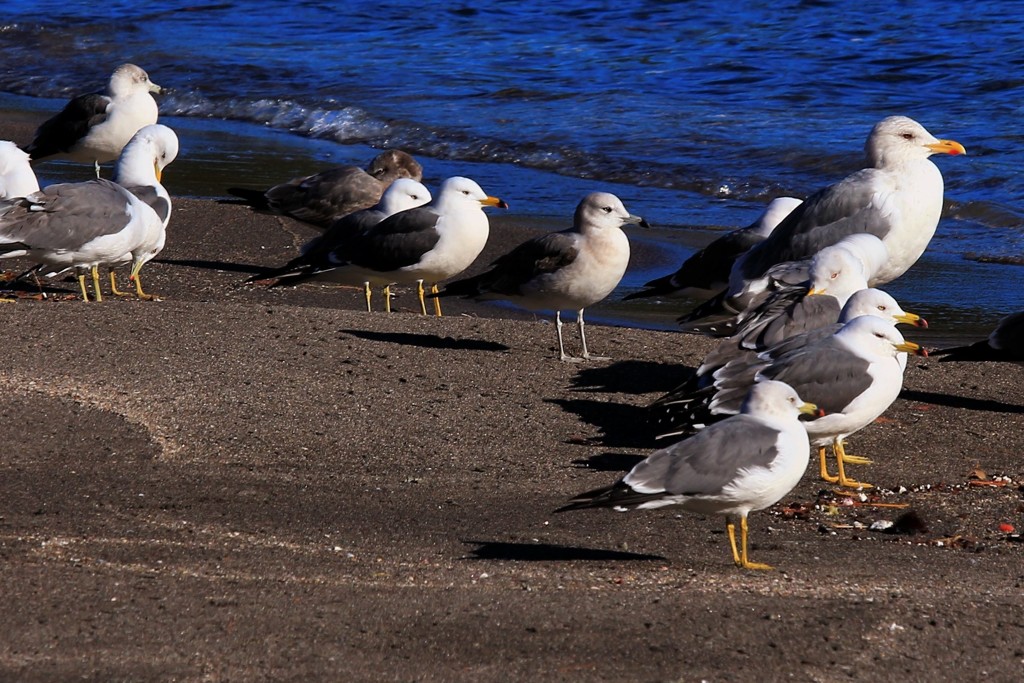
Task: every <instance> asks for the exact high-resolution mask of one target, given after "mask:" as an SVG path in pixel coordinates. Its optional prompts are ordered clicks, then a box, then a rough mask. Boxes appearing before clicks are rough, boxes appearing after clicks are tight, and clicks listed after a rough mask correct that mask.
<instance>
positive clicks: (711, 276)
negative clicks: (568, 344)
mask: <svg viewBox="0 0 1024 683" xmlns="http://www.w3.org/2000/svg"><path fill="white" fill-rule="evenodd" d="M800 201H801V200H799V199H797V198H796V197H778V198H776V199H773V200H772V201H771V202H769V203H768V208H766V209H765V211H764V213H763V214H761V217H760V218H758V219H757V220H756V221H755V222H754V223H752V224H751V225H748V226H747V227H745V228H739V229H738V230H733V231H731V232H728V233H726V234H725V235H722V236H721V237H719V238H718V239H716V240H714V241H713V242H711V244H709V245H708V246H706V247H704V248H703V249H701V250H700V251H698V252H697V253H695V254H693V255H692V256H690V258H688V259H686V260H685V261H684V262H683V265H681V266H679V270H677V271H676V272H674V273H672V274H671V275H666V276H664V277H660V278H658V279H656V280H651V281H650V282H648V283H647V284H645V285H644V287H645V288H646V289H642V290H640V291H639V292H633V293H632V294H629V295H628V296H625V297H623V299H624V300H629V299H641V298H646V297H652V296H654V297H672V296H681V295H683V294H691V293H693V292H694V291H699V292H708V291H718V290H721V289H725V287H727V286H728V285H729V271H730V270H731V269H732V265H733V263H735V262H736V259H737V258H739V256H740V255H741V254H744V253H746V252H747V251H748V250H749V249H750V248H751V247H753V246H754V245H755V244H759V243H760V242H763V241H764V240H765V238H767V237H768V235H770V234H771V233H772V231H773V230H774V229H775V228H776V227H777V226H778V224H779V223H781V222H782V219H784V218H785V217H786V216H788V215H789V214H790V213H791V212H792V211H793V209H795V208H796V207H797V206H799V205H800Z"/></svg>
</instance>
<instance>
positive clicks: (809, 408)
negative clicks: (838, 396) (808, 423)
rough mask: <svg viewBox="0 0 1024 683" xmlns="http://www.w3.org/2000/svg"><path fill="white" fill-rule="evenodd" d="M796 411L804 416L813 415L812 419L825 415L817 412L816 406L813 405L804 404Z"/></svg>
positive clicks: (820, 411)
mask: <svg viewBox="0 0 1024 683" xmlns="http://www.w3.org/2000/svg"><path fill="white" fill-rule="evenodd" d="M798 410H799V411H800V412H801V413H804V414H805V415H813V416H814V417H820V416H822V415H824V414H825V411H824V410H818V406H817V405H815V404H813V403H804V404H802V405H801V406H800V408H799V409H798Z"/></svg>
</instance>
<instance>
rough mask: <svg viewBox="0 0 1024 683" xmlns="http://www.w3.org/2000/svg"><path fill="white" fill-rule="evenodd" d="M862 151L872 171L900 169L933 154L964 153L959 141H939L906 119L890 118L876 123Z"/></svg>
mask: <svg viewBox="0 0 1024 683" xmlns="http://www.w3.org/2000/svg"><path fill="white" fill-rule="evenodd" d="M864 151H865V153H866V154H867V157H868V163H869V164H870V165H871V166H873V167H874V168H889V167H892V166H899V165H901V164H904V163H908V162H911V161H916V160H920V159H927V158H928V157H930V156H931V155H932V154H967V151H966V150H965V149H964V147H963V145H961V144H960V143H959V142H956V141H954V140H939V139H938V138H936V137H935V136H934V135H932V134H931V133H929V132H928V131H927V130H925V128H924V126H922V125H921V124H920V123H918V122H917V121H915V120H914V119H911V118H908V117H906V116H889V117H886V118H884V119H882V120H881V121H879V122H878V123H876V124H875V127H874V128H872V129H871V134H870V135H869V136H868V140H867V143H866V144H865V145H864Z"/></svg>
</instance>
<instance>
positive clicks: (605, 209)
mask: <svg viewBox="0 0 1024 683" xmlns="http://www.w3.org/2000/svg"><path fill="white" fill-rule="evenodd" d="M601 210H602V211H604V212H605V213H611V212H612V207H610V206H605V207H603V208H602V209H601Z"/></svg>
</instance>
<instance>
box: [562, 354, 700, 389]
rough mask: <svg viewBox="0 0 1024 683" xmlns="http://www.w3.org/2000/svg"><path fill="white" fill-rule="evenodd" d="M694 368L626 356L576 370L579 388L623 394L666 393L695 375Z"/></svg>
mask: <svg viewBox="0 0 1024 683" xmlns="http://www.w3.org/2000/svg"><path fill="white" fill-rule="evenodd" d="M693 372H694V369H693V368H689V367H686V366H682V365H677V364H669V363H659V362H655V361H648V360H626V361H619V362H616V363H612V364H610V365H605V366H595V367H584V368H581V369H580V371H579V372H578V373H577V374H576V378H575V379H574V380H573V384H572V388H573V389H574V390H576V391H602V392H609V393H622V394H646V393H649V392H658V393H659V394H664V393H667V392H669V391H671V390H672V389H675V388H676V387H677V386H679V385H680V384H682V383H683V381H684V380H686V378H687V377H689V376H690V375H692V374H693Z"/></svg>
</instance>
